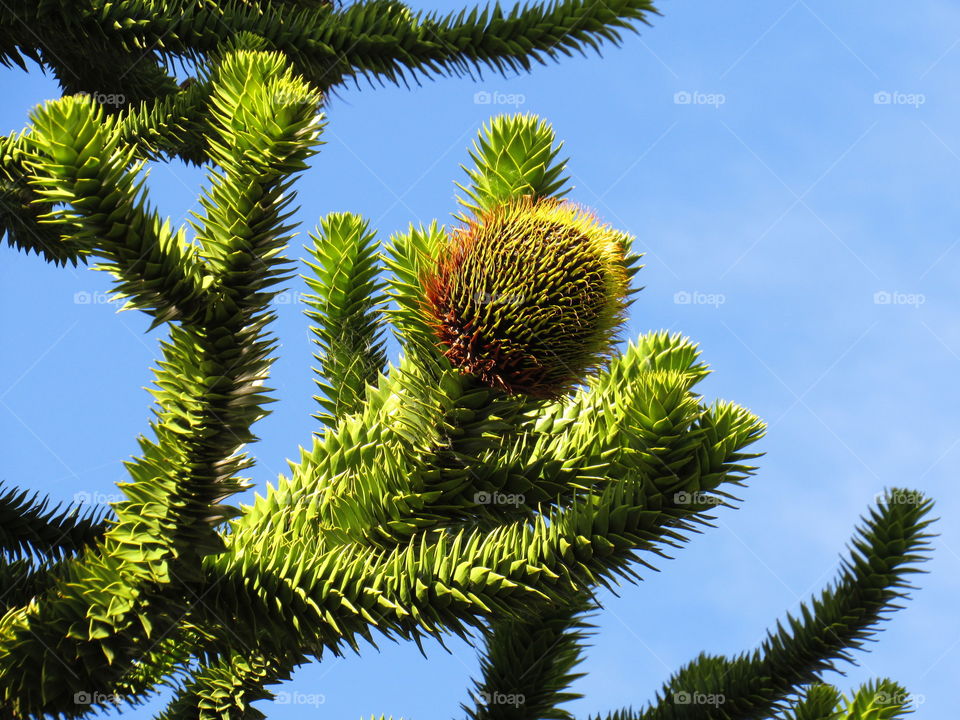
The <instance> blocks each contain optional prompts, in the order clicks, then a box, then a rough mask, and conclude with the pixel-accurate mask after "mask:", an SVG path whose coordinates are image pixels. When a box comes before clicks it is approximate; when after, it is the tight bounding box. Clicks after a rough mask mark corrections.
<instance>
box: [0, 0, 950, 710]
mask: <svg viewBox="0 0 960 720" xmlns="http://www.w3.org/2000/svg"><path fill="white" fill-rule="evenodd" d="M416 7H418V8H426V9H438V10H450V9H453V8H454V7H456V5H455V4H453V3H448V2H440V0H437V1H436V3H435V4H432V5H421V4H417V5H416ZM661 10H662V12H663V13H664V15H663V17H661V18H658V19H656V20H655V23H654V27H653V28H647V29H644V31H643V33H642V35H641V36H639V37H638V36H628V37H626V39H625V42H624V43H623V46H622V47H621V48H619V49H615V48H612V47H608V48H607V49H606V51H605V57H604V58H603V59H602V60H601V59H598V58H596V57H589V58H586V59H583V58H574V59H570V60H567V61H565V62H563V63H561V64H559V65H551V66H548V67H543V68H539V69H537V70H536V71H534V72H533V73H532V74H530V75H525V76H520V77H512V78H508V79H504V78H499V77H496V76H492V75H491V76H489V77H485V78H483V79H480V80H478V81H471V80H468V79H444V80H440V81H435V82H427V83H424V85H423V86H422V87H415V88H413V89H412V90H406V89H394V88H387V89H379V88H377V89H374V88H370V87H368V86H363V87H361V88H360V89H348V90H346V91H344V92H342V93H341V94H340V96H339V97H334V98H331V99H330V102H329V107H328V118H329V125H328V129H327V132H326V134H325V137H324V139H325V141H326V145H325V146H324V147H323V148H322V150H321V152H320V154H319V155H318V156H317V157H316V158H314V159H313V161H312V167H311V169H310V170H309V172H307V173H306V174H305V175H304V176H303V177H302V179H301V180H300V182H299V184H298V190H299V200H300V205H301V210H300V212H299V216H298V217H299V219H300V220H301V221H302V222H303V223H304V228H303V230H304V231H306V230H309V229H311V228H312V227H313V225H314V224H315V223H316V222H317V220H318V218H319V217H320V216H321V215H323V214H325V213H327V212H330V211H353V212H359V213H363V214H364V215H366V216H367V217H368V218H370V219H371V221H372V222H373V224H374V226H375V227H377V228H378V229H379V231H380V233H381V238H383V239H386V238H387V237H388V236H389V234H390V233H391V232H393V231H395V230H397V229H401V228H405V227H406V226H407V224H408V223H410V222H428V221H429V220H431V219H433V218H439V219H441V220H446V219H448V218H449V214H450V213H451V212H453V211H454V209H455V206H454V200H453V198H454V192H455V188H454V186H453V181H454V180H456V179H459V176H460V171H459V169H458V166H459V163H461V162H465V160H466V147H467V146H468V144H469V143H470V141H471V139H472V137H473V136H474V135H475V133H476V131H477V129H478V128H479V126H480V125H481V124H482V123H483V122H484V121H485V120H487V119H488V118H489V117H490V116H491V115H492V114H495V113H499V112H514V111H515V110H520V111H525V112H534V113H537V114H539V115H541V116H543V117H546V118H547V119H549V120H550V121H551V122H552V123H553V125H554V126H555V129H556V131H557V133H558V135H559V137H560V138H562V139H563V140H564V141H565V143H566V145H565V150H566V153H567V155H568V156H569V157H570V165H569V170H570V172H571V174H572V184H573V186H574V189H573V191H572V193H571V197H573V198H574V199H576V200H577V201H579V202H582V203H584V204H586V205H590V206H592V207H594V208H595V209H596V210H597V211H598V213H599V214H600V215H601V216H602V217H604V218H605V219H606V220H608V221H610V222H611V223H613V224H614V225H616V226H617V227H619V228H621V229H623V230H626V231H629V232H630V233H632V234H633V235H635V236H636V237H637V247H638V248H639V249H640V250H643V251H644V252H646V258H645V262H646V268H645V269H644V270H643V271H641V275H640V276H639V282H640V283H641V284H643V285H644V286H645V289H644V290H643V292H642V293H641V294H640V295H639V297H638V300H637V302H636V303H635V304H634V305H633V307H632V310H631V316H630V321H629V332H628V333H627V335H628V336H631V337H633V336H636V335H638V334H640V333H642V332H646V331H648V330H651V329H659V328H667V329H670V330H672V331H680V332H682V333H684V334H686V335H689V336H691V337H692V338H694V339H695V340H696V341H698V342H699V343H700V344H701V346H702V349H703V353H704V357H705V359H706V360H707V361H708V362H709V363H710V364H711V366H712V367H713V369H714V371H715V372H714V374H713V375H711V377H710V378H708V380H707V381H706V382H705V383H704V385H703V386H702V391H703V393H704V394H705V396H706V397H707V398H709V399H712V398H714V397H722V398H727V399H731V400H735V401H737V402H739V403H741V404H743V405H745V406H747V407H749V408H751V409H752V410H753V411H754V412H756V413H758V414H759V415H760V416H761V417H763V418H764V419H765V420H766V421H767V422H768V423H769V425H770V428H769V434H768V436H767V438H765V439H764V440H763V441H762V443H761V449H762V450H763V451H764V452H765V453H766V455H765V456H764V457H763V458H762V459H761V460H760V463H759V464H760V472H759V473H758V475H757V476H756V477H755V478H754V479H753V480H752V482H751V483H750V486H749V487H748V488H746V489H744V490H743V492H742V493H741V497H742V498H743V500H744V503H743V506H742V508H741V509H739V510H724V511H723V512H721V513H720V515H719V517H718V521H717V528H716V529H714V530H712V531H709V532H707V533H705V534H704V535H702V536H699V537H696V538H695V539H694V540H693V541H692V542H691V543H690V544H689V545H688V546H687V547H686V548H685V549H683V550H682V551H680V552H679V553H678V554H677V557H676V559H675V560H672V561H669V562H663V563H661V564H660V567H661V570H662V572H661V573H659V574H655V575H651V576H649V577H647V578H646V580H645V581H644V582H643V583H641V584H639V585H637V586H628V587H625V588H623V591H622V593H621V594H620V597H609V598H608V599H607V603H606V610H605V612H604V613H603V614H602V615H601V616H600V617H599V618H598V620H597V622H598V625H599V627H598V631H597V634H596V636H595V637H594V639H593V644H592V647H591V649H590V650H589V654H588V658H587V661H586V663H585V665H584V668H583V669H584V670H586V671H588V672H589V676H588V677H586V678H584V679H583V680H581V681H579V682H578V684H577V686H576V689H577V690H579V691H580V692H582V693H584V694H585V696H586V697H585V698H584V699H583V700H581V701H577V702H575V703H573V704H572V705H571V708H572V709H573V710H574V711H575V712H576V713H577V715H578V716H581V717H584V716H586V715H588V714H591V713H596V712H604V711H607V710H611V709H615V708H619V707H621V706H625V705H631V704H632V705H634V706H640V705H642V704H643V703H644V702H645V701H646V700H647V699H649V698H650V697H652V694H653V692H654V690H655V689H656V688H657V687H658V686H659V685H660V683H661V682H662V681H663V680H665V679H666V678H667V676H668V675H669V674H670V672H671V671H673V670H675V669H676V668H677V667H678V666H679V665H680V664H682V663H683V662H686V661H687V660H689V659H691V658H692V657H693V656H694V655H696V654H697V653H698V652H700V651H701V650H706V651H708V652H711V653H735V652H739V651H741V650H745V649H749V648H752V647H754V646H755V645H756V643H757V642H758V641H759V640H760V639H761V636H762V634H763V632H764V631H765V629H766V628H767V627H768V626H770V625H771V624H772V623H773V622H774V621H775V620H776V619H777V618H778V617H782V616H783V614H784V613H785V612H786V611H790V610H796V608H797V607H798V604H799V602H800V601H801V600H803V599H805V598H807V597H808V596H809V595H810V593H811V592H815V591H818V590H819V589H820V588H821V587H823V586H824V584H825V583H827V582H828V581H829V580H830V579H831V577H832V575H833V572H834V570H835V569H836V565H837V561H838V558H839V553H840V552H841V551H842V550H843V549H844V546H845V543H846V542H847V540H848V538H849V537H850V534H851V532H852V530H853V526H854V524H855V522H856V521H857V520H858V517H859V515H860V514H861V513H863V512H864V511H865V510H866V508H867V507H868V505H869V504H870V503H871V502H872V501H873V499H874V497H875V495H876V494H877V493H878V492H880V491H881V490H882V489H883V488H884V487H886V486H889V485H906V486H909V487H915V488H919V489H922V490H924V491H926V492H928V493H929V494H931V495H932V496H934V497H935V498H936V500H937V514H938V515H940V516H941V517H943V518H946V521H945V522H941V523H940V524H939V525H938V528H937V529H938V531H939V533H940V536H939V537H938V538H937V539H936V541H935V546H936V550H935V557H934V559H933V561H932V562H931V563H929V564H928V566H927V569H928V570H929V571H930V574H929V575H926V576H922V577H921V579H920V580H919V585H920V586H921V589H920V590H919V591H918V592H916V593H915V597H914V600H913V601H912V602H910V603H909V605H908V607H907V609H906V610H904V611H902V612H900V613H898V614H897V615H896V616H894V619H893V621H892V622H890V623H888V624H887V625H886V628H887V629H886V631H885V632H884V633H883V634H882V635H881V636H880V642H879V643H878V644H876V645H875V646H873V647H872V652H870V653H869V654H863V653H861V654H859V655H858V658H859V660H860V662H861V666H860V667H858V668H851V669H850V670H851V671H850V673H849V676H848V678H846V679H843V678H839V679H838V680H839V682H840V683H842V684H845V685H852V684H854V683H856V682H858V681H862V680H865V679H867V678H870V677H876V676H889V677H893V678H895V679H897V680H899V681H901V682H903V683H904V684H906V686H907V687H908V689H909V690H910V691H911V692H913V693H914V694H916V695H917V696H918V699H919V700H921V701H922V705H921V706H920V713H919V715H920V717H925V718H926V717H929V718H940V717H948V716H949V714H948V713H949V710H952V709H953V708H955V706H956V697H955V693H956V678H957V676H958V674H960V623H958V621H957V612H956V607H957V598H958V594H960V580H958V577H960V572H958V571H960V532H958V530H957V524H956V523H955V522H954V521H953V519H954V518H956V517H960V503H958V497H960V495H958V493H957V492H956V490H955V468H956V466H957V465H958V462H960V428H958V422H957V411H956V404H957V400H958V399H960V393H958V390H957V382H956V378H957V374H958V370H960V325H958V323H957V318H958V317H960V301H958V299H957V292H956V278H957V276H958V272H960V210H958V209H957V204H956V196H957V188H958V183H960V123H958V115H960V101H958V99H957V93H956V87H957V80H956V78H957V77H958V70H960V7H957V6H956V5H955V4H952V3H948V2H940V1H933V0H931V1H928V2H926V3H922V4H918V5H915V6H910V7H908V6H904V5H902V4H893V3H875V2H866V1H864V0H852V1H851V2H846V3H829V2H824V1H823V0H818V1H815V0H808V1H806V2H804V1H803V0H797V1H795V2H791V1H790V0H777V1H776V2H765V3H761V2H745V1H744V0H733V1H732V2H728V3H723V4H710V3H707V4H696V5H695V4H693V3H678V2H667V3H664V4H663V5H662V6H661ZM0 78H2V83H3V86H2V87H3V96H4V102H3V104H2V106H0V126H2V127H0V132H8V131H10V130H14V129H19V128H21V127H22V126H23V125H24V123H25V122H26V118H27V113H28V111H29V109H30V108H31V107H32V106H33V105H34V104H36V103H38V102H40V101H42V100H43V99H45V98H48V97H53V96H54V95H55V94H56V88H55V85H54V83H53V82H52V81H51V79H50V78H47V77H43V76H42V75H40V74H39V73H38V72H31V73H30V74H29V75H28V74H24V73H22V72H21V71H19V70H16V71H14V70H4V71H2V73H0ZM477 93H486V94H485V95H484V94H481V95H479V96H478V95H477ZM485 99H489V100H490V101H491V102H489V103H483V102H478V100H480V101H482V100H485ZM151 172H152V175H151V180H150V189H151V193H152V200H153V202H154V203H155V204H156V205H158V206H159V208H160V210H161V212H162V213H164V214H166V215H169V216H170V217H171V218H172V219H173V220H174V221H175V222H179V221H182V219H183V218H184V216H185V214H186V213H187V212H188V211H189V210H190V209H192V208H196V207H197V205H196V196H197V193H198V189H199V188H200V186H201V184H202V183H203V175H202V172H201V171H198V170H196V169H190V168H186V167H184V166H182V165H180V164H170V165H162V164H161V165H155V166H153V167H152V170H151ZM301 244H302V242H301V240H300V239H298V240H297V241H295V242H294V244H293V246H292V247H291V250H290V252H291V255H292V256H294V257H296V256H300V255H302V253H301ZM0 253H2V257H3V262H2V264H0V328H2V332H3V334H4V336H5V337H7V338H14V339H13V340H12V341H9V342H8V343H6V344H5V349H4V351H3V353H2V355H0V375H2V377H3V381H2V382H0V437H2V438H3V448H4V450H3V454H2V455H3V460H2V464H0V478H2V479H3V480H5V481H6V482H8V483H13V484H19V485H22V486H26V487H31V488H36V489H41V490H43V491H44V492H47V493H49V494H50V495H51V496H52V497H54V498H55V499H58V500H65V501H66V500H71V499H73V498H74V497H75V496H78V497H81V498H85V499H89V500H90V501H94V502H95V501H100V502H107V501H110V500H113V499H115V494H116V492H117V491H116V489H115V487H114V483H116V482H117V481H122V480H124V479H125V476H124V470H123V468H122V465H121V460H122V459H123V458H125V457H128V456H129V455H131V454H133V453H134V452H135V451H136V447H135V439H136V436H137V434H138V433H141V432H143V431H144V430H145V428H146V420H147V417H148V403H149V396H148V394H147V392H146V391H145V390H144V386H146V385H148V384H149V382H150V377H151V375H150V370H149V367H150V364H151V362H152V360H153V359H154V358H155V356H156V349H157V343H158V339H159V334H158V333H157V332H154V333H151V334H146V329H147V326H148V323H147V322H146V320H145V319H144V317H141V316H139V315H137V314H135V313H132V312H125V313H120V314H117V313H116V306H114V305H111V304H108V303H106V302H105V301H104V300H105V297H106V295H105V293H107V291H108V290H109V281H108V278H107V277H106V276H105V274H103V273H96V272H92V271H91V270H87V269H82V268H81V269H62V268H53V267H50V266H46V265H45V264H44V263H43V262H42V261H41V260H39V259H37V258H36V257H35V256H31V257H27V256H24V255H22V254H18V253H16V252H14V251H12V250H10V249H8V248H6V247H4V248H3V249H2V250H0ZM302 289H303V288H302V286H300V285H298V284H294V285H292V286H291V290H292V292H293V293H296V292H298V291H301V290H302ZM288 297H295V296H294V295H291V296H288ZM84 300H86V301H87V302H84ZM300 310H301V308H300V307H298V306H297V305H296V304H295V303H289V304H285V305H284V304H281V305H278V311H279V314H280V319H279V321H278V323H277V325H276V328H275V330H276V332H277V333H278V335H279V337H280V340H281V350H280V356H279V358H278V360H277V362H276V365H275V370H274V378H273V385H274V387H276V388H277V396H278V397H279V399H280V401H281V402H279V403H276V404H274V405H273V408H272V409H273V414H272V415H271V416H269V417H268V418H267V419H265V420H264V421H262V422H261V423H260V424H259V425H258V426H257V428H256V431H257V432H258V434H259V436H260V437H261V438H262V440H261V442H260V443H259V444H258V445H257V446H256V448H255V452H256V453H257V456H258V464H257V466H256V468H255V469H254V470H253V477H254V479H255V481H256V483H257V486H258V488H261V489H262V488H263V487H265V485H266V484H267V483H268V482H270V481H272V480H273V479H275V478H276V476H277V474H278V473H280V472H282V471H283V470H284V469H285V467H286V466H285V458H288V457H294V456H295V455H296V452H297V446H298V445H299V444H302V443H306V442H307V441H308V439H309V434H310V432H311V430H313V429H314V425H313V421H312V420H311V418H310V413H311V412H312V411H313V409H314V408H313V407H312V401H311V400H310V395H311V394H312V392H313V383H312V378H311V372H310V364H311V358H310V354H311V347H310V344H309V341H308V333H307V324H306V321H305V320H304V319H303V317H302V315H301V314H300ZM449 648H450V650H451V651H452V652H450V653H447V652H446V651H444V650H443V649H441V648H439V647H438V646H436V645H433V646H429V648H428V655H429V657H428V658H427V659H424V658H422V657H421V656H420V655H419V653H418V651H417V650H416V648H415V647H413V646H407V645H394V644H390V643H387V644H384V645H383V646H382V647H381V651H380V652H379V653H378V652H376V651H375V650H373V649H372V648H371V649H367V650H365V651H364V652H363V653H362V655H361V656H359V657H353V656H352V657H347V658H344V659H340V660H338V659H335V658H329V659H324V660H323V661H322V662H320V663H315V664H313V665H311V666H308V667H305V668H303V669H301V670H300V671H299V672H298V673H297V674H296V675H295V677H294V678H293V680H291V681H290V682H289V683H286V684H285V685H284V686H282V687H281V688H280V690H282V691H284V692H287V693H289V695H288V697H290V698H291V699H293V700H296V701H298V702H293V703H290V704H285V705H273V706H264V709H265V710H267V712H268V715H269V716H270V717H271V718H274V717H275V718H283V719H287V718H291V719H292V718H324V717H329V718H342V717H350V716H352V717H361V716H367V717H369V716H370V714H371V713H374V714H376V715H378V716H379V714H381V713H384V714H387V715H389V714H393V715H394V716H395V717H401V716H403V717H407V718H419V719H420V720H432V719H433V718H444V717H456V716H460V715H461V713H460V712H459V711H458V704H459V702H461V701H463V700H465V699H466V688H467V686H468V678H469V677H470V676H471V674H472V672H473V671H474V670H475V668H476V660H475V657H474V653H473V651H472V650H471V649H470V648H469V647H468V646H466V645H465V644H463V643H460V642H455V641H451V642H450V643H449ZM321 701H322V702H321ZM157 707H159V703H156V704H154V705H153V706H150V707H148V708H142V709H138V710H133V711H130V712H129V713H127V714H126V716H129V717H134V718H139V717H143V718H147V717H151V715H152V710H155V709H156V708H157Z"/></svg>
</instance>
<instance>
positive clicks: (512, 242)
mask: <svg viewBox="0 0 960 720" xmlns="http://www.w3.org/2000/svg"><path fill="white" fill-rule="evenodd" d="M629 244H630V237H629V236H628V235H625V234H624V233H621V232H618V231H616V230H613V229H612V228H610V227H609V226H608V225H605V224H603V223H601V222H600V221H599V220H598V219H597V217H596V216H595V215H594V214H593V213H591V212H590V211H588V210H585V209H583V208H581V207H579V206H577V205H575V204H573V203H570V202H562V201H559V200H556V199H540V200H533V199H531V198H529V197H528V198H523V199H521V200H517V201H513V202H511V203H508V204H506V205H502V206H500V207H498V208H495V209H493V210H491V211H489V212H486V213H483V214H480V215H477V216H473V217H471V218H468V219H467V221H466V222H465V224H464V225H463V226H462V227H460V228H457V229H455V230H454V231H453V232H452V233H451V234H450V236H449V237H448V240H447V243H446V245H445V246H444V247H442V248H441V250H440V253H439V255H438V258H437V261H436V264H435V265H433V266H432V267H431V268H430V270H429V271H428V272H427V273H426V274H425V276H424V277H423V285H424V298H425V302H424V312H425V313H426V314H427V316H428V321H429V322H430V324H431V326H432V327H433V328H434V331H435V333H436V336H437V338H438V339H439V342H440V345H441V347H442V348H444V350H443V352H444V354H445V355H446V357H448V358H449V359H450V361H451V362H452V363H453V364H454V365H455V366H456V367H458V368H460V369H461V370H463V371H464V372H466V373H469V374H470V375H473V376H475V377H476V378H478V379H479V380H480V381H482V382H483V383H485V384H487V385H489V386H491V387H496V388H500V389H502V390H504V391H506V392H508V393H511V394H514V393H518V394H519V393H522V394H525V395H528V396H531V397H534V398H557V397H560V396H562V395H564V394H566V393H567V392H568V391H570V390H571V389H572V388H573V387H574V386H576V385H577V384H578V383H581V382H583V380H584V379H585V378H586V377H587V375H588V374H589V373H590V372H592V371H594V370H595V369H597V368H599V367H600V366H601V365H602V364H603V362H604V361H605V360H606V359H607V358H608V357H609V355H610V353H611V351H612V349H613V345H614V343H615V342H616V339H617V334H618V331H619V329H620V327H621V325H622V324H623V321H624V317H625V311H626V307H627V304H628V302H627V298H628V295H629V280H630V277H631V275H632V274H633V272H634V270H633V269H632V268H631V266H630V264H631V260H632V258H633V256H631V255H630V254H629Z"/></svg>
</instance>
